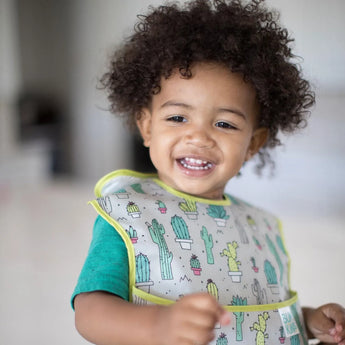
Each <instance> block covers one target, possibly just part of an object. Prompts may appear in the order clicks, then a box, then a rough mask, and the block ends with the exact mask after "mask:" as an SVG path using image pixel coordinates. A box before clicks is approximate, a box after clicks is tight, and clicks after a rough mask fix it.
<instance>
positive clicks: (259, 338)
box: [250, 311, 269, 345]
mask: <svg viewBox="0 0 345 345" xmlns="http://www.w3.org/2000/svg"><path fill="white" fill-rule="evenodd" d="M267 319H269V315H268V313H267V312H266V311H265V312H264V313H263V314H259V317H258V322H254V324H253V326H252V327H250V330H251V331H256V337H255V341H256V345H265V339H267V338H268V334H267V333H266V328H267V324H266V321H267Z"/></svg>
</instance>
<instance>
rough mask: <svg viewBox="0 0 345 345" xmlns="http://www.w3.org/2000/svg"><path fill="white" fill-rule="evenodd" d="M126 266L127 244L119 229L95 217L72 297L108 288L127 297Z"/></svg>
mask: <svg viewBox="0 0 345 345" xmlns="http://www.w3.org/2000/svg"><path fill="white" fill-rule="evenodd" d="M128 272H129V267H128V255H127V249H126V245H125V243H124V242H123V240H122V238H121V236H120V235H119V234H118V232H117V231H116V230H115V229H114V228H113V226H112V225H110V224H109V223H108V222H107V221H106V220H104V219H103V218H102V217H101V216H98V217H97V219H96V221H95V224H94V228H93V236H92V241H91V244H90V248H89V252H88V255H87V257H86V260H85V263H84V266H83V268H82V270H81V273H80V275H79V279H78V282H77V285H76V287H75V290H74V292H73V295H72V298H71V304H72V308H73V309H74V298H75V297H76V296H77V295H78V294H80V293H83V292H92V291H107V292H110V293H112V294H114V295H117V296H119V297H121V298H123V299H125V300H128V299H129V289H128V285H129V283H128V282H129V273H128Z"/></svg>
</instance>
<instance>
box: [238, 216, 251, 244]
mask: <svg viewBox="0 0 345 345" xmlns="http://www.w3.org/2000/svg"><path fill="white" fill-rule="evenodd" d="M235 227H236V229H237V231H238V234H239V235H240V240H241V243H243V244H248V243H249V239H248V236H247V233H246V230H245V229H244V227H243V225H242V223H241V222H240V221H239V220H238V219H237V218H236V219H235Z"/></svg>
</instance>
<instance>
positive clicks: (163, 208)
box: [156, 200, 167, 214]
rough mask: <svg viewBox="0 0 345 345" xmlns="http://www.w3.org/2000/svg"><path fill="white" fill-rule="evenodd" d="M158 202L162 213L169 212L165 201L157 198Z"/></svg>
mask: <svg viewBox="0 0 345 345" xmlns="http://www.w3.org/2000/svg"><path fill="white" fill-rule="evenodd" d="M156 204H158V210H159V212H160V213H162V214H165V213H166V212H167V207H166V206H165V204H164V202H163V201H160V200H157V201H156Z"/></svg>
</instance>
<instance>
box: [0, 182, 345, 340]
mask: <svg viewBox="0 0 345 345" xmlns="http://www.w3.org/2000/svg"><path fill="white" fill-rule="evenodd" d="M90 198H92V188H90V184H87V185H82V184H74V183H71V182H68V181H55V182H50V183H43V185H40V186H38V185H25V184H23V185H16V186H14V185H11V186H9V185H1V184H0V221H1V223H0V227H1V242H0V268H1V272H2V276H1V281H0V292H1V296H2V298H1V303H0V305H1V307H0V318H1V323H0V339H1V341H0V343H1V344H6V345H19V344H25V345H47V344H49V345H63V344H66V345H67V344H73V345H82V344H87V342H86V341H85V340H83V339H82V338H81V337H80V336H79V334H78V333H77V332H76V330H75V328H74V314H73V311H72V309H71V307H70V305H69V299H70V295H71V293H72V291H73V288H74V285H75V283H76V279H77V277H78V274H79V271H80V269H81V266H82V263H83V260H84V258H85V256H86V253H87V248H88V244H89V241H90V238H91V229H92V224H93V221H94V217H95V214H94V211H93V210H92V208H91V207H90V206H88V205H87V201H88V200H89V199H90ZM284 227H285V229H289V231H287V230H286V242H287V245H288V248H290V256H291V257H292V285H293V287H294V288H296V289H297V290H298V291H299V293H300V298H301V300H302V304H308V305H319V304H321V303H326V302H329V301H330V300H332V301H335V302H338V303H342V304H344V305H345V296H344V291H345V278H344V277H345V275H344V263H345V251H344V245H343V244H344V243H345V229H344V222H343V219H333V220H332V221H330V220H327V219H318V217H317V215H315V216H314V217H312V218H310V217H309V218H306V219H303V217H297V218H287V219H284ZM297 239H298V240H297Z"/></svg>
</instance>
